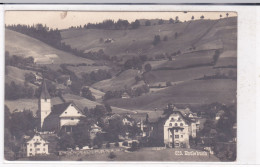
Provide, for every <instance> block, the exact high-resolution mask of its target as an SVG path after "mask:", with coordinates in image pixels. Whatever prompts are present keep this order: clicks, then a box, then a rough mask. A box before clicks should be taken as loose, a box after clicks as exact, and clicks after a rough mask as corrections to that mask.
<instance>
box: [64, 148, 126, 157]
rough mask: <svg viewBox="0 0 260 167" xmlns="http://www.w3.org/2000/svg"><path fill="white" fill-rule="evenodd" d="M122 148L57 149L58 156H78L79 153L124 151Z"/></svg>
mask: <svg viewBox="0 0 260 167" xmlns="http://www.w3.org/2000/svg"><path fill="white" fill-rule="evenodd" d="M124 150H125V149H124V148H113V149H94V150H73V151H59V155H60V156H71V155H72V156H75V155H76V156H80V155H91V154H104V153H110V152H119V151H124Z"/></svg>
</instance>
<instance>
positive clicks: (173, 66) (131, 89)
mask: <svg viewBox="0 0 260 167" xmlns="http://www.w3.org/2000/svg"><path fill="white" fill-rule="evenodd" d="M237 17H238V13H237V12H235V11H163V12H160V11H120V12H118V11H67V10H64V11H58V10H57V11H54V10H53V11H41V10H34V11H29V10H27V11H26V10H23V11H22V10H20V11H16V10H8V11H5V13H4V19H5V21H4V26H5V27H4V34H5V39H4V50H5V52H4V53H5V55H4V59H5V66H4V90H5V92H4V159H5V160H6V161H86V162H87V161H115V162H116V161H146V162H147V161H153V162H154V161H157V162H175V161H176V162H235V161H236V160H237V30H238V26H237V25H238V21H237Z"/></svg>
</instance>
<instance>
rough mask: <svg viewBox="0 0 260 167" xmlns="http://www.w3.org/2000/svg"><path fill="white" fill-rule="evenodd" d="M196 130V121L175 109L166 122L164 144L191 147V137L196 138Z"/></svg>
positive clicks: (174, 146)
mask: <svg viewBox="0 0 260 167" xmlns="http://www.w3.org/2000/svg"><path fill="white" fill-rule="evenodd" d="M196 131H197V128H196V122H195V121H192V120H191V119H189V118H188V117H184V116H183V114H182V113H181V112H180V111H175V110H174V111H173V112H172V114H170V115H169V117H168V118H167V119H166V121H165V123H164V131H163V132H164V144H165V145H166V146H167V147H172V148H176V147H184V148H189V147H190V144H189V137H190V136H191V137H192V138H195V137H196Z"/></svg>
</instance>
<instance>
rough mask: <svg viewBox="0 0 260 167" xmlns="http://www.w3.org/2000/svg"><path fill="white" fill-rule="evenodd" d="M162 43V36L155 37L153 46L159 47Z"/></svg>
mask: <svg viewBox="0 0 260 167" xmlns="http://www.w3.org/2000/svg"><path fill="white" fill-rule="evenodd" d="M160 41H161V37H160V35H155V36H154V39H153V45H157V44H158V43H159V42H160Z"/></svg>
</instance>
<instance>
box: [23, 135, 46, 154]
mask: <svg viewBox="0 0 260 167" xmlns="http://www.w3.org/2000/svg"><path fill="white" fill-rule="evenodd" d="M48 145H49V142H48V141H46V140H44V139H43V138H42V137H41V136H40V135H39V134H35V135H34V136H33V137H32V138H30V139H29V140H27V141H25V142H24V143H23V146H22V150H23V154H24V155H25V156H27V157H29V156H36V155H47V154H49V149H48Z"/></svg>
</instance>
